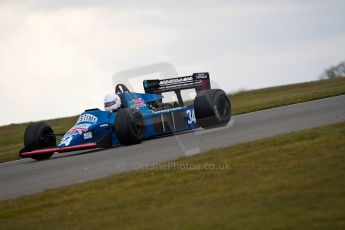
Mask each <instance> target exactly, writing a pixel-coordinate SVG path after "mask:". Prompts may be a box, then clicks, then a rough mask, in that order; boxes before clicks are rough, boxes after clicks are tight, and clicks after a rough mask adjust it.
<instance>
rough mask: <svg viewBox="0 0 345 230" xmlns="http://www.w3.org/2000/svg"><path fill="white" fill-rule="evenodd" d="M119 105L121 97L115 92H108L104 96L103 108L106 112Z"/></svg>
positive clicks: (117, 107) (113, 109)
mask: <svg viewBox="0 0 345 230" xmlns="http://www.w3.org/2000/svg"><path fill="white" fill-rule="evenodd" d="M120 107H121V98H120V97H119V95H117V94H115V93H108V94H107V95H105V97H104V109H105V110H106V111H108V112H114V111H116V110H118V109H119V108H120Z"/></svg>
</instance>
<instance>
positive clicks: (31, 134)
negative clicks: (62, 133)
mask: <svg viewBox="0 0 345 230" xmlns="http://www.w3.org/2000/svg"><path fill="white" fill-rule="evenodd" d="M52 134H54V131H53V129H52V128H51V127H50V126H49V125H47V124H46V123H44V122H36V123H32V124H30V125H29V126H28V127H27V128H26V130H25V133H24V146H25V150H26V151H33V150H38V149H44V148H49V147H55V146H56V138H55V136H54V135H52ZM52 155H53V153H49V154H42V155H36V156H32V157H31V158H32V159H35V160H45V159H48V158H50V157H51V156H52Z"/></svg>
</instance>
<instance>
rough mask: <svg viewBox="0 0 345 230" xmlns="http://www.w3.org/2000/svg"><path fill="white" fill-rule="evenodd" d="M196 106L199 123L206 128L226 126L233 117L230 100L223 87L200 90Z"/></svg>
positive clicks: (195, 102)
mask: <svg viewBox="0 0 345 230" xmlns="http://www.w3.org/2000/svg"><path fill="white" fill-rule="evenodd" d="M194 108H195V117H196V120H197V123H198V125H199V126H200V127H202V128H205V129H208V128H216V127H222V126H225V125H226V124H228V122H229V121H230V118H231V103H230V100H229V98H228V96H227V95H226V93H225V92H224V91H223V90H221V89H209V90H202V91H200V92H199V93H198V94H197V96H196V97H195V100H194Z"/></svg>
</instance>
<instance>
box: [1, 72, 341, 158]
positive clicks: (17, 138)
mask: <svg viewBox="0 0 345 230" xmlns="http://www.w3.org/2000/svg"><path fill="white" fill-rule="evenodd" d="M341 94H345V78H336V79H331V80H320V81H314V82H307V83H300V84H293V85H285V86H278V87H271V88H265V89H258V90H251V91H244V92H240V93H236V94H233V95H231V102H232V107H233V113H234V114H241V113H248V112H254V111H257V110H262V109H268V108H273V107H277V106H283V105H289V104H294V103H299V102H304V101H310V100H315V99H320V98H325V97H331V96H336V95H341ZM76 120H77V117H68V118H61V119H55V120H49V121H47V123H48V124H50V125H51V126H52V127H53V129H54V130H55V132H66V131H67V130H68V129H69V128H70V127H72V125H73V124H74V123H75V122H76ZM27 125H28V124H27V123H26V124H13V125H8V126H3V127H0V146H1V148H0V162H6V161H10V160H16V159H18V158H19V157H18V151H19V149H21V148H22V146H23V133H24V130H25V128H26V126H27Z"/></svg>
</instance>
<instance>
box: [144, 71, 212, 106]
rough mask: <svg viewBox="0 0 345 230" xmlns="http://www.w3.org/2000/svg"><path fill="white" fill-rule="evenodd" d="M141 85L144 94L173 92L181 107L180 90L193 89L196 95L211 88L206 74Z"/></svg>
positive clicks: (145, 82) (152, 81)
mask: <svg viewBox="0 0 345 230" xmlns="http://www.w3.org/2000/svg"><path fill="white" fill-rule="evenodd" d="M143 85H144V90H145V93H153V94H161V93H165V92H172V91H174V92H175V93H176V95H177V98H178V101H179V103H180V105H183V100H182V97H181V90H186V89H195V91H196V92H197V93H198V92H199V91H200V90H206V89H210V88H211V84H210V75H209V73H207V72H205V73H193V75H191V76H184V77H177V78H169V79H161V80H159V79H155V80H144V81H143Z"/></svg>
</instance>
